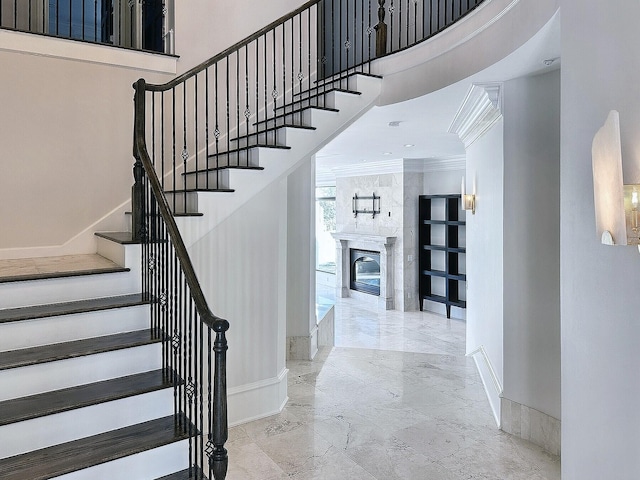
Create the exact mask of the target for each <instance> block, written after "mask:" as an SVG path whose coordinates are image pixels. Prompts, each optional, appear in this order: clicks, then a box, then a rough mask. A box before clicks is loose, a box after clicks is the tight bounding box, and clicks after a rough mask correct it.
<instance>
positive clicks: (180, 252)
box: [133, 78, 229, 333]
mask: <svg viewBox="0 0 640 480" xmlns="http://www.w3.org/2000/svg"><path fill="white" fill-rule="evenodd" d="M145 83H146V82H145V80H144V79H142V78H141V79H140V80H138V81H137V82H136V83H134V84H133V88H134V90H135V114H134V115H135V117H134V142H133V156H134V157H135V159H136V161H139V162H141V163H142V166H143V167H144V171H145V173H146V174H147V178H148V180H149V184H150V186H151V191H152V192H153V194H154V196H155V198H156V201H157V202H158V207H159V208H160V214H161V215H162V218H163V219H164V221H165V223H166V225H167V230H168V232H169V235H170V237H171V241H172V242H173V245H174V248H175V250H176V255H177V257H178V260H179V262H180V265H181V266H182V269H183V271H184V275H185V279H186V281H187V285H188V286H189V288H190V289H191V296H192V297H193V301H194V302H195V305H196V309H197V311H198V314H199V315H200V318H202V321H203V322H204V324H205V325H207V326H208V327H209V328H211V329H213V330H214V331H215V332H218V333H220V332H226V331H227V330H228V329H229V322H228V321H227V320H224V319H222V318H220V317H217V316H216V315H214V314H213V313H212V312H211V309H210V308H209V306H208V305H207V300H206V298H205V296H204V293H203V292H202V288H201V287H200V282H199V281H198V277H197V276H196V273H195V270H194V268H193V264H192V263H191V259H190V258H189V254H188V253H187V248H186V247H185V245H184V241H183V240H182V235H180V231H179V230H178V225H177V224H176V222H175V219H174V218H173V215H172V213H171V210H170V208H169V204H168V203H167V198H166V196H165V195H164V192H163V191H162V186H161V185H160V180H159V179H158V176H157V174H156V171H155V168H154V167H153V163H152V162H151V157H150V156H149V152H148V150H147V144H146V140H145Z"/></svg>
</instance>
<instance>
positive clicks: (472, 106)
mask: <svg viewBox="0 0 640 480" xmlns="http://www.w3.org/2000/svg"><path fill="white" fill-rule="evenodd" d="M502 86H503V84H502V82H494V83H474V84H473V85H472V86H471V88H470V89H469V92H468V93H467V96H466V97H465V99H464V100H463V101H462V104H461V105H460V108H459V109H458V112H457V113H456V115H455V117H454V118H453V122H451V125H450V126H449V130H448V131H449V133H455V134H456V135H458V137H460V140H462V143H464V146H465V148H469V147H470V146H471V145H472V144H473V142H475V141H476V140H478V139H479V138H481V137H482V136H483V135H484V134H485V133H486V132H487V131H488V130H489V129H490V128H491V127H492V126H493V125H495V123H496V122H497V121H498V120H500V119H501V118H502Z"/></svg>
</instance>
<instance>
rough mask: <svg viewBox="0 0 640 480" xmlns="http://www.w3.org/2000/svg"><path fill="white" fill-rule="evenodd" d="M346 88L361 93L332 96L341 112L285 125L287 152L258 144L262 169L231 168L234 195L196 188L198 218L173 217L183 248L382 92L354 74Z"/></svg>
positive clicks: (378, 83)
mask: <svg viewBox="0 0 640 480" xmlns="http://www.w3.org/2000/svg"><path fill="white" fill-rule="evenodd" d="M349 88H350V89H353V90H357V91H358V92H360V93H361V95H349V94H340V92H338V95H336V98H335V102H336V105H335V107H336V108H337V109H338V110H339V112H327V111H321V110H313V109H312V110H310V111H309V112H308V113H309V115H310V123H309V125H311V126H313V127H315V128H316V130H296V129H288V130H287V132H286V142H287V146H288V147H291V148H290V149H289V150H282V149H269V148H257V149H254V154H255V155H256V156H257V164H258V165H259V166H261V167H264V170H233V171H230V172H229V173H230V180H229V183H230V185H229V186H230V187H231V188H233V189H234V192H232V193H221V192H197V193H196V195H197V205H198V211H199V212H201V213H203V216H201V217H176V219H175V220H176V223H177V225H178V228H179V229H180V233H181V234H182V237H183V240H184V242H185V245H186V246H187V248H189V247H190V246H191V245H193V244H195V243H196V242H197V241H198V240H200V239H201V238H203V237H204V236H205V235H207V234H208V233H209V232H211V231H212V230H213V229H214V228H215V227H216V226H217V225H219V224H220V223H221V222H222V221H224V220H225V219H226V218H228V217H229V216H230V215H231V214H233V213H234V212H235V211H236V210H238V209H239V208H240V207H241V206H242V205H244V204H245V203H247V202H248V201H249V200H250V199H251V198H253V197H254V196H255V195H257V194H258V193H260V192H261V191H262V190H264V189H265V188H266V187H267V186H268V185H271V184H272V183H273V182H275V181H278V180H279V179H281V178H283V177H284V176H286V175H288V174H289V173H291V172H292V171H293V170H295V168H296V167H297V165H298V164H299V163H300V162H301V161H302V160H304V159H307V158H309V157H310V156H312V155H314V154H315V153H316V152H317V151H318V150H320V149H321V148H322V147H324V146H325V145H326V144H327V143H329V142H330V141H331V140H333V139H334V138H335V137H336V136H337V135H339V134H340V133H341V132H342V131H343V130H345V129H346V128H347V127H349V126H350V125H351V124H352V123H354V122H355V121H356V120H357V119H358V118H360V117H361V116H362V115H364V114H365V113H366V112H367V111H369V110H370V109H371V108H372V107H373V106H375V105H376V104H377V101H378V98H379V96H380V92H381V90H382V79H381V78H376V77H371V76H365V75H354V76H353V77H352V78H350V79H349Z"/></svg>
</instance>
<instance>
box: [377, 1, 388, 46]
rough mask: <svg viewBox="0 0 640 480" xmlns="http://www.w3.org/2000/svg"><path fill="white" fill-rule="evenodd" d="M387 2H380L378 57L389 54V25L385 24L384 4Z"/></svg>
mask: <svg viewBox="0 0 640 480" xmlns="http://www.w3.org/2000/svg"><path fill="white" fill-rule="evenodd" d="M385 1H386V0H378V24H377V25H376V26H375V29H376V57H382V56H384V55H386V54H387V24H386V23H384V16H385V10H384V2H385Z"/></svg>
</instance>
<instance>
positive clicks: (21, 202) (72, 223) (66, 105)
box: [0, 34, 170, 258]
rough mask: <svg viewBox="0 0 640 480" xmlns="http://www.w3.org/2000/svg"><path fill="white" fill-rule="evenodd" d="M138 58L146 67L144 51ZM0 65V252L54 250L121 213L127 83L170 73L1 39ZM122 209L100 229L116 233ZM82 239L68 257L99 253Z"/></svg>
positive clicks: (126, 168) (128, 118)
mask: <svg viewBox="0 0 640 480" xmlns="http://www.w3.org/2000/svg"><path fill="white" fill-rule="evenodd" d="M14 35H16V34H14ZM3 38H5V37H3ZM103 53H104V52H103ZM138 55H140V64H141V65H143V64H144V61H143V58H144V56H145V55H146V54H138ZM0 71H2V88H1V89H0V105H2V109H1V110H0V124H1V125H2V128H0V145H2V150H1V153H0V155H1V158H2V166H3V174H2V175H0V191H2V196H3V199H4V200H3V201H2V202H0V230H1V231H2V233H1V234H0V258H2V257H5V258H6V257H11V256H14V257H15V256H18V257H19V256H23V255H26V256H32V255H33V256H35V255H38V254H39V252H43V253H44V254H47V253H49V254H55V253H56V252H59V251H60V246H61V245H64V244H65V243H68V242H70V241H71V240H72V239H73V238H74V237H75V236H76V235H78V234H80V233H81V232H82V231H83V230H84V229H86V228H88V227H90V226H91V225H92V224H93V223H94V222H97V221H98V220H100V219H101V218H103V217H104V216H106V215H108V214H109V213H110V212H111V211H113V210H114V209H117V208H118V207H119V206H122V208H121V210H122V211H124V210H125V206H124V205H123V202H126V201H127V200H128V199H129V198H130V196H131V194H130V188H131V185H132V183H133V175H132V173H131V169H132V166H133V162H134V160H133V156H132V154H131V148H132V143H131V142H132V140H131V139H132V129H133V103H132V98H133V89H132V87H131V85H132V83H133V82H134V81H135V80H137V79H138V78H140V77H141V76H145V77H148V78H151V79H155V80H156V81H159V80H168V79H169V78H170V76H169V75H160V74H153V73H152V72H149V71H144V70H136V69H132V68H125V67H117V66H108V65H104V64H97V63H91V62H83V61H75V60H63V59H59V58H52V57H45V56H39V55H30V54H23V53H14V52H9V51H3V50H2V45H1V44H0ZM122 211H120V212H118V213H119V214H120V215H118V216H117V218H116V219H112V220H109V221H107V222H106V223H103V224H102V225H100V227H101V228H102V229H103V230H122V229H123V228H124V226H125V225H126V221H125V217H124V215H123V214H122ZM88 237H89V242H88V243H87V242H85V243H82V244H80V245H75V246H74V245H72V246H71V247H70V248H71V251H69V252H66V253H79V252H83V251H85V252H88V251H94V252H95V243H92V242H93V239H92V234H91V233H90V234H89V235H88ZM43 247H52V249H53V250H49V249H47V248H43ZM18 249H28V250H27V251H24V250H18Z"/></svg>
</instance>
